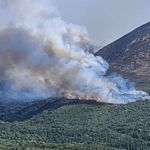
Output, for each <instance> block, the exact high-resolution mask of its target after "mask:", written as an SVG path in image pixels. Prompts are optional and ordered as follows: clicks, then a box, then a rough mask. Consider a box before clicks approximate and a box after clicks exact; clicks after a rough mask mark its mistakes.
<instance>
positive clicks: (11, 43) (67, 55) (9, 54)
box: [0, 0, 149, 103]
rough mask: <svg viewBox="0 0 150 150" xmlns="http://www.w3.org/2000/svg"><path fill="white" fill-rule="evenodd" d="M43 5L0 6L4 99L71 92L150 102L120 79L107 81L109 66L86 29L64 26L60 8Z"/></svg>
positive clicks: (0, 71)
mask: <svg viewBox="0 0 150 150" xmlns="http://www.w3.org/2000/svg"><path fill="white" fill-rule="evenodd" d="M44 2H45V3H44ZM44 2H43V3H42V4H41V3H40V2H39V1H37V0H32V1H31V0H30V1H29V0H22V1H19V0H11V1H10V0H6V1H1V3H0V6H1V8H0V9H1V10H0V11H2V12H3V14H6V16H5V17H7V18H5V19H1V17H2V16H0V19H1V25H0V27H1V29H0V94H1V99H4V98H5V99H6V100H33V99H41V98H48V97H50V96H64V95H65V94H67V93H70V94H72V95H73V96H74V97H76V96H85V95H86V96H88V97H92V96H93V95H95V96H97V97H98V98H99V99H100V101H102V102H111V103H127V102H131V101H135V100H138V99H146V98H149V96H148V95H147V94H146V93H145V92H140V91H136V90H135V89H134V85H133V84H132V83H131V82H129V81H127V80H124V79H123V78H122V77H120V76H118V75H115V74H113V75H111V76H109V77H105V74H106V72H107V70H108V67H109V65H108V63H107V62H106V61H105V60H104V59H103V58H102V57H98V56H97V57H95V56H94V55H93V52H94V46H93V45H92V43H91V41H90V39H89V38H88V33H87V30H86V28H85V27H84V26H78V25H74V24H71V23H66V22H64V21H62V20H61V19H60V18H59V17H58V14H59V13H58V11H57V10H56V8H55V7H52V6H49V5H47V3H46V1H44ZM10 13H11V14H10ZM7 14H10V15H8V16H7Z"/></svg>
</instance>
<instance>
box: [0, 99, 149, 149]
mask: <svg viewBox="0 0 150 150" xmlns="http://www.w3.org/2000/svg"><path fill="white" fill-rule="evenodd" d="M37 104H38V103H37V102H35V105H33V102H32V104H28V105H27V104H26V105H22V106H21V105H19V106H18V107H16V108H15V109H13V110H11V112H10V110H7V109H6V108H5V107H4V106H3V105H1V114H3V117H1V121H0V149H2V150H3V149H6V150H7V149H12V150H20V149H21V150H22V149H23V150H29V149H33V150H34V149H37V150H38V149H39V150H40V149H54V150H63V149H67V150H78V149H83V150H84V149H85V150H88V149H89V150H113V149H116V150H117V149H126V150H148V149H150V101H148V100H146V101H137V102H134V103H128V104H125V105H123V104H121V105H117V104H104V103H100V104H96V103H90V104H89V103H84V102H80V103H73V104H71V105H70V104H68V103H66V104H65V105H62V106H61V107H58V108H56V109H51V108H49V109H45V110H44V111H41V112H40V113H37V109H41V108H42V107H44V106H45V105H48V102H47V103H46V100H45V101H41V102H40V106H41V107H39V106H37ZM42 104H43V105H42ZM23 106H24V107H25V106H26V109H25V108H24V107H23ZM30 106H31V107H30ZM22 107H23V109H22V111H23V110H24V111H23V113H20V110H21V108H22ZM19 108H20V109H19ZM27 108H28V109H27ZM31 110H33V111H36V114H35V115H32V117H31V118H29V119H25V118H24V120H23V121H20V120H17V119H16V120H15V118H14V121H12V120H11V121H9V118H11V115H12V116H13V113H15V114H18V115H20V116H22V117H24V115H23V114H26V113H27V114H28V111H29V112H31ZM4 116H5V117H4ZM13 117H14V116H13Z"/></svg>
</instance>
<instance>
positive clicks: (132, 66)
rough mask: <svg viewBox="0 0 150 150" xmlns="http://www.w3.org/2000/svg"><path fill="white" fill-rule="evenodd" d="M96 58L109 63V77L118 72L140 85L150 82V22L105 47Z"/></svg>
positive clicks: (96, 54) (97, 53)
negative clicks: (99, 57) (101, 58)
mask: <svg viewBox="0 0 150 150" xmlns="http://www.w3.org/2000/svg"><path fill="white" fill-rule="evenodd" d="M95 56H102V57H103V58H104V59H105V60H106V61H107V62H108V63H109V69H108V71H107V75H109V74H111V73H112V72H117V73H118V74H120V75H122V76H123V77H124V78H126V79H130V80H131V81H133V82H135V83H138V84H139V83H141V82H147V81H150V22H148V23H146V24H144V25H142V26H140V27H138V28H136V29H135V30H133V31H131V32H129V33H128V34H126V35H124V36H122V37H121V38H119V39H118V40H116V41H114V42H113V43H111V44H109V45H107V46H105V47H103V48H102V49H100V50H99V51H98V52H96V53H95Z"/></svg>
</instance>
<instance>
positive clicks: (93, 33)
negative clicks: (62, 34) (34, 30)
mask: <svg viewBox="0 0 150 150" xmlns="http://www.w3.org/2000/svg"><path fill="white" fill-rule="evenodd" d="M53 3H54V5H55V6H56V7H57V8H58V10H59V12H60V14H61V18H62V19H63V20H65V21H67V22H72V23H75V24H79V25H85V26H86V27H87V29H88V32H89V36H90V38H91V39H92V40H93V42H94V43H95V44H98V45H106V44H108V43H110V42H112V41H114V40H116V39H118V38H119V37H121V36H123V35H124V34H126V33H128V32H130V31H132V30H133V29H135V28H137V27H138V26H140V25H142V24H144V23H147V22H149V21H150V0H54V1H53Z"/></svg>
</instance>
